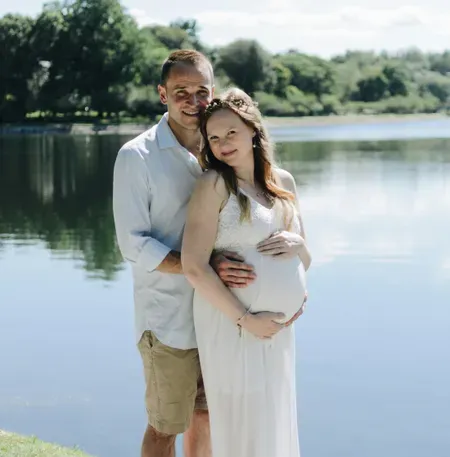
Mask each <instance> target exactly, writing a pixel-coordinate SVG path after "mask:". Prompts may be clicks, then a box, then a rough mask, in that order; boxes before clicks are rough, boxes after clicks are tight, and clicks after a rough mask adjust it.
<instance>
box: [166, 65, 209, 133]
mask: <svg viewBox="0 0 450 457" xmlns="http://www.w3.org/2000/svg"><path fill="white" fill-rule="evenodd" d="M158 92H159V96H160V99H161V102H162V103H163V104H165V105H167V111H168V112H169V119H170V120H171V121H172V122H175V123H176V124H178V125H179V126H180V127H182V128H185V129H188V130H197V129H198V126H199V111H200V110H201V109H202V108H204V107H205V106H206V105H207V104H208V103H209V102H210V101H211V99H212V97H213V95H214V86H213V80H212V74H211V70H210V68H209V67H208V65H207V64H205V63H200V64H198V65H191V64H186V63H183V62H180V63H177V64H175V65H174V66H173V67H172V68H171V70H170V72H169V77H168V78H167V82H166V84H165V85H164V86H162V85H159V86H158Z"/></svg>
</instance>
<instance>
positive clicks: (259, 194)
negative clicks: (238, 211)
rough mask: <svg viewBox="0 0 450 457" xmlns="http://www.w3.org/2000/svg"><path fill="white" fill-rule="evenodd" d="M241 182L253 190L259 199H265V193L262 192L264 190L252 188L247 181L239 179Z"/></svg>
mask: <svg viewBox="0 0 450 457" xmlns="http://www.w3.org/2000/svg"><path fill="white" fill-rule="evenodd" d="M238 180H239V181H241V182H242V183H245V184H246V185H248V186H249V187H251V188H252V190H253V191H254V192H255V195H256V197H257V198H262V197H265V193H264V192H263V191H262V190H258V189H257V188H256V186H252V185H251V184H249V183H248V182H247V181H245V180H244V179H242V178H238Z"/></svg>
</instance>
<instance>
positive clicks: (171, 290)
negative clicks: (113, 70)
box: [113, 50, 278, 457]
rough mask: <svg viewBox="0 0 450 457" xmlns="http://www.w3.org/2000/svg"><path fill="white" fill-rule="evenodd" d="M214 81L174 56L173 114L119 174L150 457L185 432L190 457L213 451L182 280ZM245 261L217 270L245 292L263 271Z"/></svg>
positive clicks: (189, 294)
mask: <svg viewBox="0 0 450 457" xmlns="http://www.w3.org/2000/svg"><path fill="white" fill-rule="evenodd" d="M213 78H214V77H213V69H212V66H211V63H210V62H209V61H208V59H207V58H206V57H205V56H204V55H203V54H201V53H199V52H197V51H192V50H182V51H175V52H173V53H172V54H171V55H170V56H169V57H168V58H167V59H166V61H165V62H164V64H163V66H162V70H161V84H160V85H159V86H158V91H159V95H160V99H161V102H162V103H163V104H164V105H166V106H167V112H166V113H165V115H164V116H163V118H162V119H161V121H160V122H159V123H158V125H156V126H154V127H152V128H151V129H150V130H148V131H146V132H144V133H143V134H141V135H139V136H138V137H136V138H134V139H133V140H131V141H130V142H128V143H127V144H125V145H124V146H123V147H122V148H121V150H120V151H119V153H118V156H117V160H116V164H115V168H114V185H113V210H114V220H115V225H116V232H117V239H118V244H119V247H120V250H121V252H122V254H123V256H124V258H125V259H126V260H128V261H129V262H130V263H131V265H132V271H133V280H134V300H135V321H136V331H137V335H136V336H137V342H138V348H139V351H140V354H141V356H142V360H143V365H144V372H145V379H146V408H147V412H148V427H147V430H146V432H145V435H144V440H143V444H142V457H173V456H174V455H175V451H174V446H175V438H176V435H177V434H179V433H184V453H185V456H186V457H209V456H210V455H211V448H210V447H211V446H210V437H209V421H208V414H207V405H206V399H205V393H204V390H203V385H202V378H201V372H200V363H199V357H198V351H197V348H196V347H197V346H196V341H195V333H194V323H193V315H192V299H193V290H192V287H191V286H190V284H189V283H188V281H187V280H186V278H185V277H184V276H183V274H182V273H183V272H182V266H181V262H180V250H181V241H182V233H183V228H184V224H185V218H186V209H187V204H188V202H189V198H190V195H191V193H192V191H193V189H194V185H195V181H196V179H197V178H198V177H199V176H200V175H201V173H202V169H201V167H200V165H199V163H198V161H197V158H196V154H197V153H198V147H199V141H200V132H199V129H198V123H199V112H200V110H201V109H202V108H203V107H204V106H205V105H206V104H207V103H208V102H209V101H210V100H211V99H212V97H213V94H214V80H213ZM230 259H231V260H230ZM242 260H243V259H240V258H239V257H238V256H235V255H233V254H232V253H228V254H227V257H225V255H223V254H222V255H220V254H217V255H215V256H214V258H213V259H212V265H213V266H214V268H215V269H216V271H217V272H218V274H219V276H220V278H221V279H222V281H224V283H225V284H227V285H228V286H229V287H245V286H246V285H247V284H248V283H249V282H251V281H252V280H253V279H254V277H255V275H254V273H253V271H252V268H251V267H250V266H248V265H245V264H244V263H243V262H242ZM270 322H271V324H273V325H274V326H277V325H278V324H276V323H274V322H272V321H270Z"/></svg>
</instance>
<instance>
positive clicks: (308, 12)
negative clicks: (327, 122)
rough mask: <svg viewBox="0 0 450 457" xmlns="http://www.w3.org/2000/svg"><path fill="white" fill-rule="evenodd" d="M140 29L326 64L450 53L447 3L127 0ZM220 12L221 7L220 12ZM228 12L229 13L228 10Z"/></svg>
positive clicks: (36, 1) (28, 6)
mask: <svg viewBox="0 0 450 457" xmlns="http://www.w3.org/2000/svg"><path fill="white" fill-rule="evenodd" d="M122 3H123V5H125V7H126V8H127V9H128V11H129V12H130V13H131V14H132V15H133V16H135V18H136V19H137V21H138V22H139V24H149V23H161V24H168V23H169V22H170V21H172V20H175V19H177V18H180V17H181V18H195V19H197V20H198V22H199V25H200V28H201V31H200V36H201V39H202V41H204V42H207V43H210V44H212V45H224V44H227V43H230V42H231V41H233V40H235V39H237V38H252V39H256V40H258V41H259V42H260V43H261V44H262V45H263V46H264V47H265V48H266V49H267V50H269V51H270V52H280V51H285V50H287V49H291V48H295V49H298V50H300V51H302V52H306V53H311V54H318V55H321V56H324V57H328V56H330V55H334V54H338V53H342V52H345V51H346V50H348V49H361V50H370V49H373V50H377V51H378V50H383V49H385V50H388V51H395V50H399V49H405V48H408V47H413V46H414V47H418V48H420V49H422V50H424V51H442V50H444V49H450V1H449V0H416V1H411V2H407V1H404V0H377V1H375V0H358V1H355V0H353V1H352V0H344V1H339V0H226V1H225V0H222V1H220V2H218V1H216V2H214V1H212V2H211V1H210V2H205V1H204V0H189V1H188V0H165V1H164V0H159V1H158V2H156V1H153V2H152V1H150V0H123V2H122ZM42 5H43V2H42V1H41V0H20V2H17V3H16V4H13V3H11V2H10V1H7V0H0V15H1V16H2V15H4V14H5V13H7V12H19V13H22V14H29V15H32V16H34V15H36V14H37V13H38V12H39V11H40V10H41V8H42ZM216 5H217V6H216ZM225 5H226V6H225Z"/></svg>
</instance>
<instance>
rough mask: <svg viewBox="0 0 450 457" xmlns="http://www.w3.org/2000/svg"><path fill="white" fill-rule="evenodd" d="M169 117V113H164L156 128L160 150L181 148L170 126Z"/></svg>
mask: <svg viewBox="0 0 450 457" xmlns="http://www.w3.org/2000/svg"><path fill="white" fill-rule="evenodd" d="M168 117H169V113H167V112H166V113H164V115H163V117H162V118H161V120H160V121H159V122H158V126H157V127H156V138H157V139H158V146H159V148H160V149H168V148H175V147H180V146H181V145H180V143H178V140H177V139H176V138H175V135H174V134H173V132H172V129H171V128H170V126H169V122H168Z"/></svg>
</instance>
